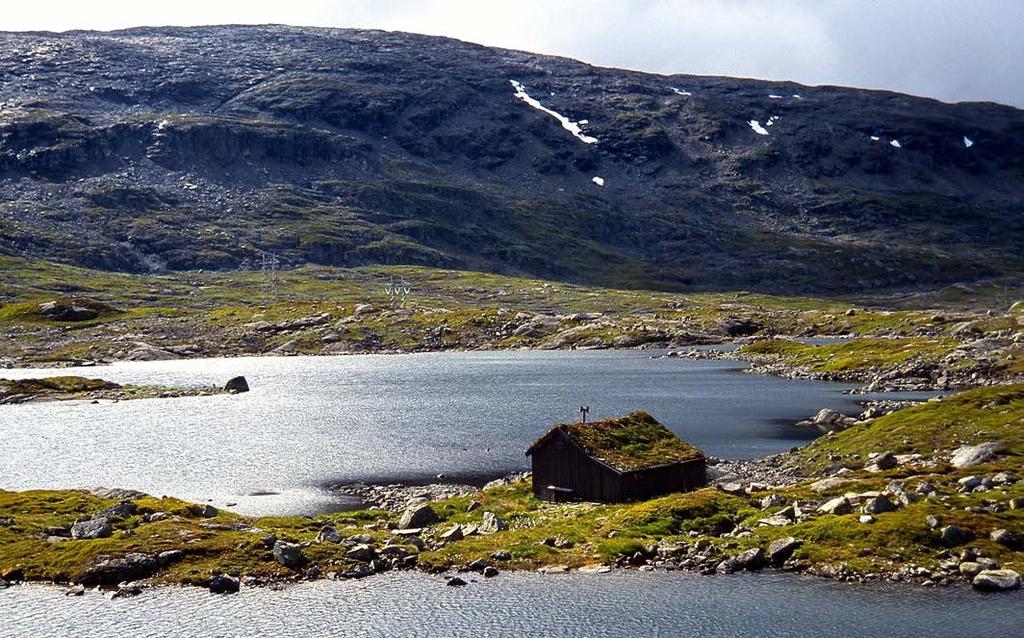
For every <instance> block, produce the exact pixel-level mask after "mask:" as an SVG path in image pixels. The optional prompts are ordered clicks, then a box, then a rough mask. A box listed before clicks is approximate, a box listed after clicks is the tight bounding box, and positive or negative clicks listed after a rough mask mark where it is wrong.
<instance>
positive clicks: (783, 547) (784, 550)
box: [768, 536, 801, 566]
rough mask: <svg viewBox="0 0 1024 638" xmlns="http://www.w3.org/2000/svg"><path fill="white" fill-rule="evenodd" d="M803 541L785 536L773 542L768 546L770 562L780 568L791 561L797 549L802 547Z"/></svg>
mask: <svg viewBox="0 0 1024 638" xmlns="http://www.w3.org/2000/svg"><path fill="white" fill-rule="evenodd" d="M800 545H801V541H798V540H797V539H795V538H793V537H792V536H783V537H782V538H778V539H776V540H774V541H772V542H771V545H769V546H768V560H769V561H771V563H772V564H773V565H776V566H779V565H782V564H783V563H785V562H786V561H787V560H789V557H790V556H792V555H793V552H794V551H796V548H798V547H800Z"/></svg>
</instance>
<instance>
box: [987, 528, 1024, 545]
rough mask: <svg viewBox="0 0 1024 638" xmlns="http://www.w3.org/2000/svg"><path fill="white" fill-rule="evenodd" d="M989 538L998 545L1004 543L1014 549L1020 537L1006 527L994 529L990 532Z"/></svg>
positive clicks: (1018, 543)
mask: <svg viewBox="0 0 1024 638" xmlns="http://www.w3.org/2000/svg"><path fill="white" fill-rule="evenodd" d="M991 538H992V540H994V541H995V542H997V543H999V544H1000V545H1004V546H1006V547H1009V548H1010V549H1016V548H1017V547H1019V546H1020V537H1019V536H1017V535H1016V534H1014V533H1013V532H1011V531H1010V530H1008V529H997V530H995V531H994V532H992V536H991Z"/></svg>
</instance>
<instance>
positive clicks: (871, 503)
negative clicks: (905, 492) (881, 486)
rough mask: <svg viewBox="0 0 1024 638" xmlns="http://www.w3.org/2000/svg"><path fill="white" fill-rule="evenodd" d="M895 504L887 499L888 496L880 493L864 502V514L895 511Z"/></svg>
mask: <svg viewBox="0 0 1024 638" xmlns="http://www.w3.org/2000/svg"><path fill="white" fill-rule="evenodd" d="M895 511H896V504H895V503H893V502H892V501H891V500H889V497H888V496H886V495H885V494H880V495H878V496H876V497H874V498H870V499H868V500H867V502H866V503H864V513H865V514H884V513H885V512H895Z"/></svg>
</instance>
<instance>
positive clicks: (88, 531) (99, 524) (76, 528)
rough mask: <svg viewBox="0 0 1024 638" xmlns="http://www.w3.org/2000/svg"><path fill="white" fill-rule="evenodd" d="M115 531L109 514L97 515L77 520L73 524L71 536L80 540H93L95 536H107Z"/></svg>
mask: <svg viewBox="0 0 1024 638" xmlns="http://www.w3.org/2000/svg"><path fill="white" fill-rule="evenodd" d="M113 533H114V526H113V525H111V523H110V518H109V517H107V516H97V517H94V518H90V519H88V520H85V521H77V522H75V524H74V525H72V526H71V538H75V539H78V540H91V539H95V538H107V537H108V536H110V535H111V534H113Z"/></svg>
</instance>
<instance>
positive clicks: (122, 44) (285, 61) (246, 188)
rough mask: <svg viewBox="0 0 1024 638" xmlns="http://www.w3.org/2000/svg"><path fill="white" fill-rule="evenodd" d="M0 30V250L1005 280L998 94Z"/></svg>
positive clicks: (1012, 256) (1016, 125)
mask: <svg viewBox="0 0 1024 638" xmlns="http://www.w3.org/2000/svg"><path fill="white" fill-rule="evenodd" d="M0 43H2V46H0V86H2V89H0V99H2V103H0V254H9V255H16V256H22V257H26V256H27V257H32V258H36V259H48V260H53V261H59V262H66V263H72V264H76V265H82V266H88V267H92V268H99V269H106V270H118V271H128V272H161V271H164V270H189V269H238V268H243V269H245V268H250V269H251V268H259V267H260V266H261V264H262V263H265V262H266V260H267V259H271V258H276V259H278V260H280V261H281V263H282V265H283V267H288V266H297V265H302V264H309V263H313V264H325V265H333V266H357V265H365V264H417V265H426V266H436V267H445V268H459V269H475V270H482V271H489V272H496V273H506V274H523V275H531V276H539V277H545V278H552V279H561V280H565V281H574V282H586V283H596V284H602V285H615V286H626V287H628V286H632V287H645V288H664V289H741V288H742V289H747V290H757V291H767V292H786V293H793V292H808V293H839V292H856V291H872V292H875V291H879V290H890V289H906V288H923V287H935V286H940V285H944V284H948V283H952V282H970V281H977V280H981V279H989V278H997V277H1018V276H1020V274H1021V273H1024V217H1022V213H1024V111H1021V110H1018V109H1015V108H1011V107H1008V106H1002V105H997V104H990V103H961V104H944V103H940V102H937V101H935V100H930V99H924V98H918V97H911V96H907V95H901V94H897V93H890V92H882V91H867V90H859V89H851V88H839V87H830V86H825V87H808V86H801V85H798V84H794V83H790V82H765V81H757V80H744V79H732V78H722V77H701V76H690V75H673V76H664V75H653V74H646V73H639V72H634V71H624V70H618V69H608V68H599V67H594V66H590V65H587V64H584V63H581V62H578V61H574V60H570V59H564V58H557V57H549V56H543V55H535V54H532V53H525V52H519V51H508V50H502V49H494V48H488V47H483V46H477V45H473V44H467V43H464V42H459V41H456V40H451V39H445V38H437V37H426V36H419V35H411V34H404V33H386V32H379V31H362V30H337V29H314V28H293V27H281V26H260V27H240V26H222V27H200V28H139V29H130V30H126V31H118V32H110V33H97V32H68V33H60V34H53V33H5V34H0ZM268 254H269V255H271V256H270V257H268Z"/></svg>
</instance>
